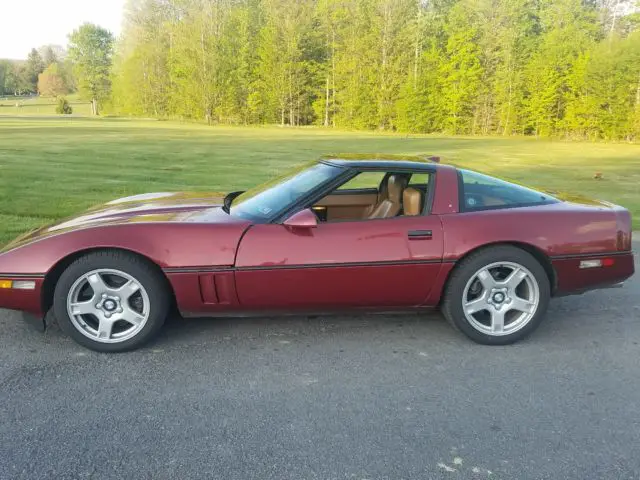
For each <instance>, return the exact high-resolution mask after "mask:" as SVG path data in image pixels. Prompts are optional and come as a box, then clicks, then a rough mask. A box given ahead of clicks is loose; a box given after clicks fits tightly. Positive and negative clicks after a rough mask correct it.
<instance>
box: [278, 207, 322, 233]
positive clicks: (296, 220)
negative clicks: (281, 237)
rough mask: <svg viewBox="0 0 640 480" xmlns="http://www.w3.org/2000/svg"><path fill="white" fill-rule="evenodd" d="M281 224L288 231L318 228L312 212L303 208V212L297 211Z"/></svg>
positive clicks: (316, 218) (316, 219)
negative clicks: (288, 229)
mask: <svg viewBox="0 0 640 480" xmlns="http://www.w3.org/2000/svg"><path fill="white" fill-rule="evenodd" d="M282 224H283V225H284V226H285V227H288V228H290V229H296V228H301V229H305V230H306V229H309V228H316V227H317V226H318V217H316V214H315V213H313V211H312V210H311V209H309V208H305V209H304V210H301V211H299V212H298V213H294V214H293V215H291V216H290V217H289V218H287V219H286V220H285V221H284V222H282Z"/></svg>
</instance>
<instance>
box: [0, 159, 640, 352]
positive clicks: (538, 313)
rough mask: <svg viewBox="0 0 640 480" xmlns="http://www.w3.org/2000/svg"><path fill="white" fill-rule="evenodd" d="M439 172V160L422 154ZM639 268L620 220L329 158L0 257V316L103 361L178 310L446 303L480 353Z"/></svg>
mask: <svg viewBox="0 0 640 480" xmlns="http://www.w3.org/2000/svg"><path fill="white" fill-rule="evenodd" d="M432 160H435V159H432ZM633 272H634V264H633V255H632V252H631V216H630V214H629V212H628V211H627V210H625V209H624V208H621V207H618V206H615V205H612V204H609V203H604V202H595V201H590V200H586V199H583V198H579V197H562V196H559V195H551V194H548V193H542V192H538V191H534V190H530V189H528V188H524V187H522V186H519V185H515V184H513V183H508V182H505V181H502V180H499V179H496V178H493V177H489V176H487V175H483V174H480V173H476V172H473V171H471V170H466V169H462V168H456V167H454V166H450V165H442V164H439V163H437V161H430V160H427V159H422V158H419V157H394V156H389V155H338V156H331V157H325V158H322V159H320V160H319V161H317V162H313V163H309V164H306V165H304V166H302V167H300V168H298V169H296V170H293V171H291V172H289V173H288V174H287V175H285V176H283V177H281V178H279V179H277V180H273V181H271V182H268V183H266V184H264V185H261V186H259V187H257V188H254V189H252V190H249V191H246V192H233V193H230V194H228V195H226V197H224V198H221V197H220V196H216V195H207V194H201V193H198V194H195V193H188V194H187V193H154V194H146V195H137V196H133V197H128V198H123V199H120V200H115V201H113V202H110V203H108V204H106V205H104V206H101V207H99V208H95V209H93V210H90V211H88V212H87V213H85V214H83V215H81V216H79V217H76V218H72V219H68V220H65V221H63V222H61V223H58V224H55V225H52V226H48V227H45V228H42V229H39V230H37V231H35V232H32V233H30V234H28V235H26V236H23V237H22V238H19V239H17V240H16V241H14V242H13V243H12V244H10V245H8V246H7V247H5V249H4V250H2V253H0V307H3V308H9V309H16V310H22V311H24V312H28V313H29V314H32V315H37V316H39V317H40V318H43V317H44V314H45V313H46V312H48V311H49V310H50V309H53V313H54V315H55V318H56V319H57V321H58V323H59V325H60V327H61V328H62V329H63V330H64V331H65V332H67V333H68V334H69V335H71V336H72V337H73V338H74V339H75V340H76V341H77V342H78V343H80V344H82V345H84V346H86V347H88V348H91V349H94V350H99V351H110V352H113V351H120V350H128V349H132V348H135V347H138V346H140V345H141V344H143V343H144V342H146V341H147V340H149V339H150V338H152V337H153V336H154V335H155V334H156V333H158V331H159V330H160V328H161V327H162V325H163V323H164V321H165V319H166V317H167V315H168V314H169V312H170V311H171V309H172V307H177V309H178V310H179V311H180V312H181V313H182V315H185V316H186V315H195V316H224V315H227V314H230V313H234V314H236V313H246V314H250V313H257V312H259V313H266V312H283V311H286V312H316V313H317V312H331V311H345V310H361V309H363V310H366V309H373V310H383V311H397V310H404V309H422V308H425V307H438V306H439V307H440V308H441V309H442V312H443V314H444V316H445V317H446V318H447V319H448V320H449V322H451V323H452V324H453V325H454V326H455V327H457V328H458V329H460V330H461V331H462V332H463V333H465V334H466V335H467V336H469V337H470V338H471V339H473V340H475V341H476V342H480V343H485V344H493V345H502V344H508V343H511V342H514V341H516V340H519V339H521V338H523V337H524V336H526V335H527V334H529V333H531V331H533V330H534V329H535V328H536V327H537V326H538V325H539V324H540V322H541V321H542V318H543V316H544V314H545V310H546V308H547V304H548V302H549V299H550V298H551V297H552V296H558V295H565V294H570V293H577V292H583V291H585V290H589V289H594V288H600V287H606V286H612V285H616V284H619V283H620V282H622V281H623V280H625V279H627V278H629V277H630V276H631V275H632V274H633Z"/></svg>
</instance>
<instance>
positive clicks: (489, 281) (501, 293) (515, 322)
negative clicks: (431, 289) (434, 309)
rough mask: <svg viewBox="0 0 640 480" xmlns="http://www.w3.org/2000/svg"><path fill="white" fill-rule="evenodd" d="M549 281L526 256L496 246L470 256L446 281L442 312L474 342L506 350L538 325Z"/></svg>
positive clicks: (528, 254) (548, 295)
mask: <svg viewBox="0 0 640 480" xmlns="http://www.w3.org/2000/svg"><path fill="white" fill-rule="evenodd" d="M549 297H550V284H549V278H548V275H547V273H546V271H545V270H544V268H543V267H542V265H541V264H540V262H538V260H536V259H535V258H534V257H533V256H532V255H531V254H530V253H528V252H526V251H524V250H521V249H519V248H516V247H511V246H497V247H491V248H487V249H484V250H480V251H478V252H476V253H475V254H472V255H470V256H469V257H468V258H466V259H465V260H463V261H462V262H461V263H460V265H458V266H457V267H456V269H455V270H454V272H453V273H452V275H451V278H450V279H449V282H448V285H447V288H446V292H445V297H444V300H443V302H442V311H443V313H444V315H445V317H446V318H447V319H448V320H449V322H450V323H452V324H453V325H454V326H456V327H457V328H459V329H460V330H461V331H462V332H464V333H465V334H467V335H468V336H469V337H470V338H472V339H473V340H475V341H477V342H480V343H487V344H507V343H512V342H515V341H518V340H520V339H521V338H524V337H525V336H526V335H527V334H529V333H530V332H531V331H533V330H534V329H535V328H536V327H537V325H538V324H539V323H540V321H541V320H542V317H543V316H544V312H545V310H546V308H547V304H548V302H549Z"/></svg>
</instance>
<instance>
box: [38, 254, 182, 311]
mask: <svg viewBox="0 0 640 480" xmlns="http://www.w3.org/2000/svg"><path fill="white" fill-rule="evenodd" d="M105 251H110V252H114V251H116V252H123V253H127V254H130V255H135V256H136V257H139V258H141V259H143V260H145V261H146V262H147V263H148V264H149V265H150V266H152V267H153V268H154V269H155V270H156V271H157V272H158V273H159V274H160V275H161V276H162V278H163V279H164V281H165V282H166V285H167V288H168V289H169V291H170V292H171V302H172V306H174V307H175V305H176V298H175V292H174V290H173V287H172V286H171V282H170V281H169V279H168V278H167V276H166V274H165V273H164V272H163V270H162V268H160V266H159V265H158V264H157V263H156V262H154V261H153V260H152V259H151V258H149V257H148V256H146V255H143V254H141V253H140V252H136V251H134V250H130V249H127V248H122V247H91V248H84V249H82V250H78V251H76V252H73V253H70V254H69V255H67V256H65V257H63V258H61V259H60V260H58V262H56V264H55V265H54V266H53V267H51V269H49V271H48V272H47V273H46V274H45V277H44V282H43V284H42V293H41V298H40V303H41V306H42V311H43V312H45V314H46V313H47V312H48V311H49V309H51V307H52V306H53V295H54V292H55V289H56V285H57V283H58V280H59V279H60V276H61V275H62V273H63V272H64V271H65V270H66V269H67V268H68V267H69V265H71V264H72V263H73V262H75V261H76V260H77V259H79V258H81V257H84V256H85V255H88V254H91V253H95V252H105Z"/></svg>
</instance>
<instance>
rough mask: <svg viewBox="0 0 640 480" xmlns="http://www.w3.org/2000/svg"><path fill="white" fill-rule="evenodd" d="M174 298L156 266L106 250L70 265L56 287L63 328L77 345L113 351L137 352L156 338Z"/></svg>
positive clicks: (121, 253)
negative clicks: (136, 349)
mask: <svg viewBox="0 0 640 480" xmlns="http://www.w3.org/2000/svg"><path fill="white" fill-rule="evenodd" d="M170 298H171V297H170V294H169V289H168V287H167V284H166V281H165V279H164V277H163V276H162V274H161V273H160V272H159V271H158V269H157V268H156V267H155V266H154V265H152V264H151V263H149V262H147V261H146V260H145V259H143V258H141V257H138V256H136V255H133V254H130V253H127V252H120V251H108V250H105V251H100V252H95V253H90V254H88V255H86V256H84V257H81V258H79V259H78V260H76V261H75V262H73V263H72V264H71V265H69V267H68V268H67V269H66V270H65V271H64V272H63V274H62V275H61V276H60V279H59V280H58V283H57V285H56V290H55V294H54V302H53V307H54V312H55V315H56V319H57V320H58V323H59V324H60V327H61V328H62V329H63V330H64V331H65V332H67V333H68V334H69V335H70V336H71V337H73V338H74V340H76V341H77V342H78V343H80V344H82V345H84V346H86V347H89V348H91V349H93V350H98V351H108V352H114V351H123V350H130V349H133V348H136V347H138V346H140V345H142V344H143V343H144V342H146V341H147V340H149V339H150V338H151V337H152V336H153V335H155V334H156V333H157V332H158V331H159V329H160V327H161V326H162V324H163V323H164V321H165V318H166V317H167V315H168V311H169V305H170Z"/></svg>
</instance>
